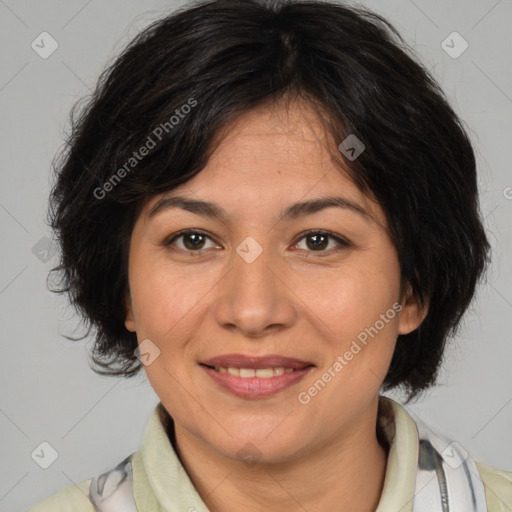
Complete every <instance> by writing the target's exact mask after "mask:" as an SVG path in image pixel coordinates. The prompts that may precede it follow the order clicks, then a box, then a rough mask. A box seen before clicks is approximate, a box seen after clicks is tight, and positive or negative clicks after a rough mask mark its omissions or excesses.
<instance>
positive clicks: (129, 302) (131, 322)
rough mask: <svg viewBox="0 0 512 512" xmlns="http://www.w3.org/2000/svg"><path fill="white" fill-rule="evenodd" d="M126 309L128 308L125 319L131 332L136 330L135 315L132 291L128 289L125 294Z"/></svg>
mask: <svg viewBox="0 0 512 512" xmlns="http://www.w3.org/2000/svg"><path fill="white" fill-rule="evenodd" d="M125 309H126V318H125V320H124V325H125V327H126V328H127V329H128V330H129V331H130V332H136V330H135V319H134V317H133V306H132V299H131V295H130V292H129V291H127V292H126V295H125Z"/></svg>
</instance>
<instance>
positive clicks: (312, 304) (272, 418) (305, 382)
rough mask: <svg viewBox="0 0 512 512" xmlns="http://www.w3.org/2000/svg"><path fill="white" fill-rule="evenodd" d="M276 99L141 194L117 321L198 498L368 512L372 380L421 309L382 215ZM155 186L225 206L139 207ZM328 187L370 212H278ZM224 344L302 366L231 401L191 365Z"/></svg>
mask: <svg viewBox="0 0 512 512" xmlns="http://www.w3.org/2000/svg"><path fill="white" fill-rule="evenodd" d="M287 107H288V108H286V107H285V106H284V105H281V106H279V105H278V106H275V107H273V108H271V107H269V106H268V105H267V106H261V107H258V108H257V109H254V110H252V111H250V112H248V113H245V114H243V115H241V116H239V117H238V118H236V119H235V120H234V121H232V122H231V123H230V124H229V125H227V127H226V129H225V131H224V132H223V137H222V138H221V143H220V145H219V146H218V147H217V149H216V150H215V152H214V154H213V156H212V157H211V158H210V160H209V162H208V164H207V166H206V167H205V168H204V169H203V170H202V171H201V172H200V173H199V174H198V175H197V176H195V177H194V178H193V179H191V180H190V181H188V182H187V183H185V184H183V185H181V186H180V187H179V188H176V189H174V190H172V191H170V192H168V193H166V194H159V195H158V196H153V197H151V198H148V200H147V202H146V204H145V206H144V208H143V210H142V212H141V214H140V216H139V218H138V219H137V221H136V223H135V226H134V229H133V232H132V236H131V242H130V256H129V285H130V295H129V297H127V301H126V303H127V315H126V322H125V325H126V328H127V329H128V330H130V331H132V332H136V333H137V338H138V340H139V343H140V342H142V340H144V339H146V338H148V339H150V340H151V341H152V342H153V343H154V344H155V345H156V346H158V348H159V350H160V355H159V357H157V358H156V359H155V360H154V361H153V362H152V363H151V364H150V365H148V366H145V371H146V373H147V376H148V379H149V381H150V383H151V385H152V387H153V388H154V390H155V392H156V393H157V395H158V397H159V398H160V400H161V401H162V403H163V405H164V406H165V408H166V410H167V411H168V412H169V414H170V415H171V416H172V418H173V419H174V423H175V432H176V443H177V451H178V455H179V457H180V460H181V461H182V463H183V465H184V467H185V468H186V470H187V472H188V474H189V476H190V478H191V480H192V482H193V483H194V485H195V487H196V489H197V490H198V492H199V494H200V495H201V497H202V498H203V500H204V501H205V503H206V504H207V506H208V508H209V509H210V510H212V511H221V512H227V511H231V510H234V509H236V510H251V511H255V512H258V511H262V512H263V511H265V512H268V511H273V510H275V511H277V510H289V511H303V510H304V509H305V510H308V511H309V512H314V511H325V510H358V511H361V512H364V511H372V510H375V508H376V507H377V505H378V502H379V498H380V495H381V492H382V486H383V482H384V477H385V470H386V461H387V453H386V450H385V449H384V448H383V447H382V446H381V445H380V444H379V442H378V441H377V437H376V422H377V406H378V399H379V390H380V388H381V385H382V382H383V380H384V377H385V375H386V372H387V369H388V367H389V364H390V361H391V358H392V355H393V350H394V347H395V343H396V338H397V336H398V334H405V333H408V332H411V331H412V330H414V329H415V328H416V327H418V326H419V325H420V323H421V322H422V320H423V319H424V317H425V316H426V313H427V311H426V310H420V309H419V307H418V304H417V302H416V300H415V298H414V297H413V296H411V295H410V293H405V294H404V296H403V297H401V295H400V269H399V261H398V256H397V253H396V250H395V248H394V246H393V244H392V242H391V239H390V237H389V235H388V232H387V221H386V217H385V214H384V212H383V211H382V209H381V208H380V207H379V205H378V204H377V203H376V202H374V201H373V200H371V199H370V198H368V197H366V196H363V195H362V194H361V192H360V191H359V190H358V188H357V187H356V186H355V185H354V184H353V183H352V182H351V181H350V180H349V179H348V178H347V177H346V176H345V175H344V174H343V173H342V172H340V169H339V167H337V166H336V165H335V164H334V163H333V161H332V159H331V157H330V156H329V152H328V149H327V147H328V145H329V144H333V142H332V141H329V140H328V137H327V136H326V135H325V131H324V129H323V125H322V122H321V119H320V118H319V117H318V116H317V115H316V114H315V112H314V111H313V110H312V108H311V107H310V105H309V104H307V103H304V102H299V101H294V102H292V103H291V104H289V105H287ZM164 195H165V196H166V197H167V196H177V195H180V196H186V197H188V198H190V199H196V200H197V199H201V200H204V201H211V202H215V203H217V204H218V205H219V206H222V208H224V209H225V210H226V212H227V214H228V218H227V219H226V220H225V221H220V220H218V219H211V218H207V217H205V216H202V215H198V214H195V213H192V212H189V211H185V210H183V209H180V208H172V209H168V210H165V211H162V212H160V213H159V214H158V215H156V216H154V217H152V218H149V217H148V215H147V214H148V212H149V211H150V210H151V208H152V207H153V206H154V205H155V204H156V203H157V201H158V200H159V199H161V198H162V197H163V196H164ZM333 195H336V196H342V197H344V198H348V199H350V200H352V201H353V202H356V203H357V204H358V205H360V206H361V207H363V208H364V209H365V210H366V211H367V212H368V213H369V214H370V215H371V217H373V220H372V219H370V218H368V219H366V218H365V217H363V216H361V215H359V214H357V213H355V212H353V211H351V210H349V209H342V208H336V207H330V208H326V209H323V210H321V211H318V212H316V213H312V214H308V215H306V216H304V217H300V218H297V219H294V220H290V221H281V222H277V220H276V219H277V215H278V213H279V212H280V211H281V209H283V208H284V207H286V206H288V205H289V204H291V203H294V202H297V201H304V200H310V199H316V198H320V197H324V196H333ZM183 229H199V230H201V231H203V232H206V234H207V235H208V237H209V238H208V237H206V238H204V240H203V241H202V244H199V249H194V244H193V243H191V239H190V235H189V236H188V237H181V238H178V239H176V240H175V241H174V242H173V244H170V245H165V242H166V241H168V240H170V239H171V238H172V236H171V235H173V234H174V233H177V232H178V231H180V230H183ZM306 230H325V231H329V232H331V233H333V235H335V236H339V237H340V238H344V239H346V240H347V241H348V242H349V245H348V246H345V245H342V244H339V243H337V242H336V241H335V240H334V239H331V238H327V239H326V240H325V243H324V244H323V245H322V246H321V248H320V249H318V248H316V247H317V246H315V244H314V243H312V242H314V241H315V240H312V237H313V238H314V234H313V235H310V236H309V237H304V235H303V232H304V231H306ZM248 236H251V237H253V238H254V239H255V240H256V241H257V242H258V244H259V245H260V246H261V247H262V249H263V253H262V254H261V255H260V256H259V257H258V258H257V259H256V260H255V261H254V262H252V263H248V262H246V261H245V260H244V259H242V258H241V257H240V256H239V254H238V253H237V252H236V248H237V247H238V246H239V244H240V243H241V242H242V241H243V240H244V239H245V238H246V237H248ZM336 249H339V250H336ZM394 303H400V304H401V306H402V310H401V311H400V313H399V314H397V315H396V316H395V317H394V318H393V319H391V320H389V321H388V323H386V324H385V327H384V328H383V329H381V330H380V331H379V333H378V335H376V336H375V337H374V338H373V339H370V341H369V342H368V344H367V345H366V346H365V347H364V348H363V349H362V350H361V351H360V352H359V353H358V354H357V355H355V356H354V358H353V359H352V360H351V361H349V362H348V364H347V365H346V366H345V367H344V368H343V370H342V371H340V372H339V373H337V375H336V377H335V378H333V379H332V380H331V382H329V383H328V384H327V385H326V386H325V387H324V388H323V389H322V390H321V392H319V393H318V394H317V395H316V396H314V397H312V398H311V401H310V402H309V403H308V404H306V405H304V404H301V403H300V402H299V401H298V394H299V393H300V392H303V391H307V390H308V388H309V387H310V386H312V384H313V383H314V382H315V381H317V380H318V379H319V378H320V376H321V375H322V374H323V373H324V372H325V371H326V370H327V369H328V368H329V367H331V366H332V365H333V363H334V361H336V358H337V357H338V356H339V355H343V354H344V353H345V352H346V351H347V350H348V349H349V348H350V345H351V343H352V341H353V340H355V339H356V338H357V335H358V334H359V333H360V332H361V331H363V330H364V329H365V328H368V327H370V326H373V325H374V324H375V322H376V321H377V320H378V319H379V318H380V317H379V315H381V314H384V313H386V311H387V310H389V309H390V308H392V305H393V304H394ZM235 352H236V353H244V354H251V355H266V354H280V355H284V356H288V357H295V358H299V359H302V360H305V361H310V362H312V363H313V364H314V365H315V368H314V369H313V370H312V371H311V372H310V373H309V374H308V375H306V377H305V378H304V379H302V381H300V382H299V383H298V384H296V385H294V386H292V387H291V388H288V389H286V390H284V391H282V392H280V393H279V394H277V395H275V396H272V397H268V398H263V399H243V398H239V397H236V396H234V395H232V394H230V393H229V392H227V391H224V390H223V389H222V388H220V387H219V386H217V385H216V383H215V382H213V381H212V379H211V378H210V377H209V375H207V374H206V372H205V371H204V370H203V369H202V368H201V367H200V366H199V364H198V363H199V362H200V361H204V360H206V359H208V358H210V357H213V356H217V355H221V354H227V353H235ZM246 443H252V444H253V445H254V446H256V448H257V450H258V451H259V457H260V458H259V459H258V460H257V462H255V463H254V464H253V465H247V464H245V463H244V462H243V460H242V457H243V455H244V453H246V451H247V447H246ZM244 447H245V448H244ZM244 450H245V452H244ZM263 489H264V491H263ZM235 505H236V506H235Z"/></svg>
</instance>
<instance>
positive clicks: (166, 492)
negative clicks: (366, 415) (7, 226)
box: [27, 399, 512, 512]
mask: <svg viewBox="0 0 512 512" xmlns="http://www.w3.org/2000/svg"><path fill="white" fill-rule="evenodd" d="M386 400H389V399H386ZM389 402H390V403H391V406H392V410H393V416H394V418H393V419H394V426H395V428H394V431H395V435H394V437H393V439H388V441H389V444H390V449H389V453H388V461H387V468H386V475H385V480H384V488H383V491H382V495H381V499H380V502H379V505H378V507H377V510H376V512H412V505H413V499H414V490H415V477H416V468H417V457H418V431H417V429H416V425H415V423H414V421H413V420H412V418H411V417H410V416H409V414H408V413H407V411H406V410H405V409H404V408H403V407H402V406H401V405H400V404H398V403H396V402H394V401H392V400H389ZM159 407H161V404H158V405H157V407H156V408H155V409H154V411H153V413H152V415H151V418H150V419H149V422H148V424H147V427H146V431H145V433H144V438H143V441H142V445H141V447H140V449H139V450H138V451H136V452H135V453H134V454H132V456H131V462H132V467H133V491H134V496H135V503H136V505H137V510H138V512H187V511H194V512H208V508H207V507H206V505H205V504H204V502H203V501H202V500H201V498H200V496H199V494H198V493H197V491H196V489H195V488H194V485H193V484H192V482H191V481H190V479H189V477H188V475H187V473H186V471H185V469H184V468H183V466H182V464H181V463H180V461H179V459H178V457H177V455H176V453H175V451H174V449H173V447H172V444H171V442H170V441H169V438H168V437H167V434H166V432H165V430H164V427H163V426H162V424H161V422H160V419H159V414H158V408H159ZM117 462H119V461H112V464H111V466H112V467H113V466H115V465H116V464H117ZM477 467H478V470H479V472H480V476H481V478H482V480H483V482H484V486H485V494H486V502H487V508H488V512H511V511H512V473H511V472H506V471H500V470H498V469H494V468H491V467H489V466H487V465H485V464H481V463H478V462H477ZM107 469H110V468H104V470H107ZM91 480H92V479H89V480H85V481H83V482H81V483H79V484H77V485H72V486H69V487H66V488H65V489H63V490H62V491H60V492H58V493H57V494H55V495H54V496H51V497H49V498H47V499H45V500H44V501H42V502H40V503H39V504H37V505H35V506H34V507H32V508H30V509H29V510H28V511H27V512H96V511H95V509H94V506H93V505H92V504H91V502H90V501H89V499H88V493H89V486H90V483H91Z"/></svg>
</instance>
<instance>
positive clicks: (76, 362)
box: [0, 0, 512, 511]
mask: <svg viewBox="0 0 512 512" xmlns="http://www.w3.org/2000/svg"><path fill="white" fill-rule="evenodd" d="M181 3H182V2H172V1H157V0H152V1H148V0H144V1H143V0H130V1H129V2H126V1H121V0H114V1H109V2H100V1H98V0H92V1H91V0H89V1H82V0H80V1H78V0H73V1H70V0H68V1H63V0H39V1H35V0H32V1H21V0H17V1H15V0H5V1H2V0H0V20H1V21H0V34H1V37H2V55H1V67H0V69H1V76H0V108H1V112H2V115H1V118H0V122H1V129H2V131H1V135H2V136H1V145H2V146H1V147H2V160H1V171H0V172H1V174H0V176H1V189H0V225H1V233H2V237H1V243H2V265H1V267H0V312H1V313H0V314H1V329H2V356H1V358H0V365H1V366H0V389H1V398H0V436H1V451H0V465H1V466H0V511H14V510H24V509H25V508H27V507H28V506H29V505H32V504H34V503H36V502H38V501H40V500H41V499H43V498H44V497H47V496H49V495H51V494H54V493H55V492H57V491H58V490H60V489H62V488H63V487H65V486H67V485H71V484H72V483H73V482H80V481H82V480H85V479H87V478H89V477H92V476H94V475H96V474H98V472H101V471H103V470H105V469H107V468H109V467H111V466H112V465H113V464H115V463H117V462H119V461H120V460H122V458H124V457H125V456H126V455H128V454H129V453H131V452H132V451H135V450H136V449H137V448H138V446H139V443H140V441H141V439H142V434H143V432H144V427H145V425H146V422H147V419H148V417H149V415H150V413H151V411H152V409H153V407H154V406H155V404H156V403H157V402H158V399H157V396H156V394H155V393H154V392H153V391H152V389H151V388H150V386H149V384H148V382H147V380H146V378H145V374H142V376H139V377H138V378H136V379H134V380H131V381H122V380H115V379H112V378H108V377H100V376H98V375H96V374H94V373H93V372H92V371H91V370H90V368H89V365H88V358H87V350H88V348H89V346H90V340H89V341H88V342H87V343H85V342H71V341H67V340H66V339H64V338H62V337H61V336H60V335H61V334H63V333H65V334H72V333H73V330H74V328H75V327H76V325H77V321H76V317H75V316H74V313H73V311H72V310H71V308H69V307H68V308H66V304H67V302H66V299H65V298H64V297H57V296H55V295H53V294H51V293H50V292H49V291H48V290H47V289H46V281H45V280H46V275H47V272H48V270H49V269H50V267H51V266H52V265H53V264H54V263H55V258H51V257H50V259H49V260H48V261H46V262H45V261H41V258H43V259H44V256H45V254H44V252H41V248H42V249H44V244H45V241H44V238H45V237H49V236H50V232H49V230H48V227H47V226H46V225H45V221H44V218H45V214H46V206H47V198H48V192H49V176H50V162H51V159H52V157H53V155H54V154H55V152H56V151H57V150H58V148H59V147H60V145H61V144H62V137H63V135H64V134H65V131H66V128H67V121H68V112H69V109H70V107H71V106H72V104H73V103H74V102H75V101H76V100H77V99H78V98H80V97H81V96H83V95H84V94H87V93H89V90H90V88H92V87H93V86H94V84H95V81H96V79H97V77H98V74H99V72H100V71H101V70H102V69H103V68H104V67H105V65H106V63H107V62H110V61H111V59H112V58H113V57H114V56H115V55H116V54H117V53H118V52H119V51H120V50H121V49H122V48H123V46H124V45H125V44H126V43H127V42H128V41H129V40H130V39H131V38H132V37H133V36H134V35H135V34H136V33H137V32H138V31H139V30H140V29H141V28H143V27H144V26H146V25H147V24H148V23H149V22H151V21H153V20H155V19H157V18H158V17H160V16H161V15H163V14H164V13H165V12H168V11H169V10H172V9H173V8H174V7H176V6H178V5H180V4H181ZM364 5H366V6H368V7H370V8H373V9H375V10H376V11H377V12H380V13H381V14H384V15H385V16H386V17H388V18H389V20H390V21H391V22H393V23H394V24H395V25H396V27H397V28H398V29H399V30H400V31H401V33H402V34H403V36H404V37H405V38H406V40H407V41H408V42H409V44H411V45H412V46H413V48H415V49H416V51H417V52H418V53H419V54H420V56H421V58H422V60H423V62H424V63H425V64H426V65H427V67H428V68H429V69H432V70H433V73H434V75H435V77H436V78H437V79H438V80H439V82H440V84H441V85H442V86H443V88H444V90H445V91H446V93H447V95H448V97H449V98H450V100H451V102H452V104H453V106H454V108H455V110H456V111H457V113H458V114H459V115H461V116H462V118H463V119H464V120H465V122H466V123H467V126H468V128H469V131H470V134H471V137H472V140H473V142H474V144H475V148H476V151H477V158H478V165H479V172H480V178H479V180H480V187H481V198H482V210H483V212H484V216H485V223H486V226H487V228H488V231H489V235H490V239H491V243H492V246H493V251H494V262H493V266H492V268H491V271H490V274H489V282H488V283H487V284H486V285H484V286H482V287H480V288H479V292H478V299H477V301H476V302H475V305H474V308H473V310H472V311H471V312H470V313H469V314H468V315H467V316H466V319H465V322H464V326H463V328H462V329H461V331H460V334H459V336H458V338H457V340H456V342H455V343H454V344H453V345H452V347H451V348H450V350H449V351H448V353H447V357H446V364H445V367H444V370H443V372H442V374H441V377H440V379H439V383H438V385H437V387H435V388H434V389H433V390H432V391H431V392H430V393H429V394H428V395H427V396H425V397H424V399H423V400H422V401H421V402H419V403H416V404H414V405H412V406H410V407H409V408H408V409H409V410H410V411H411V412H413V413H414V414H416V415H417V416H418V417H420V418H421V419H423V420H424V421H425V422H427V423H428V424H429V425H430V426H431V427H432V428H433V429H435V430H438V431H439V432H442V433H444V434H445V435H447V436H448V437H450V438H452V439H455V440H457V441H458V442H459V443H461V444H462V446H464V447H465V448H466V449H468V451H470V452H471V453H472V454H473V456H474V457H475V458H476V459H477V460H482V461H485V462H487V463H488V464H491V465H494V466H497V467H501V468H502V469H507V470H512V442H511V425H512V380H511V379H512V377H511V372H510V367H511V364H510V363H511V360H512V345H511V343H510V327H511V321H510V318H511V316H512V291H511V290H512V270H511V269H512V267H511V265H510V262H511V260H512V223H511V221H510V219H511V218H512V217H511V213H512V188H509V187H512V173H511V171H510V161H511V156H512V155H511V140H510V132H511V130H510V126H511V122H512V83H511V60H510V55H511V54H512V51H511V50H512V48H511V46H512V45H511V41H512V31H511V30H510V25H511V22H512V2H511V1H510V0H500V1H496V0H485V1H484V0H482V1H476V0H473V1H463V0H457V1H451V2H449V3H448V2H445V1H441V0H439V1H434V0H429V1H423V2H420V1H419V0H416V1H415V2H413V1H412V0H385V1H381V2H377V1H367V2H364ZM43 31H46V32H48V33H50V34H51V36H52V37H53V38H54V39H55V40H56V41H57V42H58V45H59V46H58V49H57V50H56V51H55V52H54V53H53V54H52V55H51V56H50V57H48V58H47V59H43V58H41V57H40V56H39V55H38V54H37V53H36V52H35V51H34V50H33V49H32V48H31V43H32V41H34V40H35V39H36V38H37V37H38V36H39V34H40V33H41V32H43ZM453 31H457V32H458V33H460V34H461V36H462V37H463V38H464V39H465V40H466V41H467V42H468V44H469V47H468V49H467V50H466V51H465V52H464V53H463V54H462V55H460V56H459V57H458V58H456V59H455V58H452V57H450V56H449V55H448V54H447V53H446V52H445V51H444V50H443V48H442V47H441V43H442V41H443V40H445V39H446V37H447V36H448V35H449V34H451V33H452V32H453ZM454 44H455V49H457V48H460V46H457V45H458V44H459V43H454ZM41 239H43V241H42V242H41ZM36 244H39V245H36ZM34 246H36V248H38V249H39V250H35V252H36V253H37V254H34V251H33V248H34ZM50 256H51V254H50ZM79 332H81V330H80V329H79V330H78V331H75V333H79ZM395 396H397V395H395ZM398 398H400V397H399V396H398ZM42 441H47V442H48V443H50V444H51V445H52V446H53V447H54V448H55V450H56V451H57V452H58V458H57V460H56V461H55V462H54V463H53V464H52V465H51V466H50V467H49V468H48V469H46V470H45V469H42V468H40V467H39V466H38V465H37V464H36V463H35V462H34V460H33V459H32V458H31V453H32V452H33V451H34V449H36V448H37V447H38V446H39V444H40V443H41V442H42Z"/></svg>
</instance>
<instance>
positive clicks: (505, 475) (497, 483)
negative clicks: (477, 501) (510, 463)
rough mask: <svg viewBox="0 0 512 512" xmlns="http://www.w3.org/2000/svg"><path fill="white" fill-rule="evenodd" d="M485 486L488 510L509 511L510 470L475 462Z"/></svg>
mask: <svg viewBox="0 0 512 512" xmlns="http://www.w3.org/2000/svg"><path fill="white" fill-rule="evenodd" d="M476 465H477V468H478V471H479V472H480V476H481V478H482V481H483V483H484V486H485V498H486V501H487V508H488V512H509V511H510V509H511V506H512V472H509V471H502V470H500V469H495V468H493V467H491V466H488V465H487V464H483V463H482V462H477V463H476Z"/></svg>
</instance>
